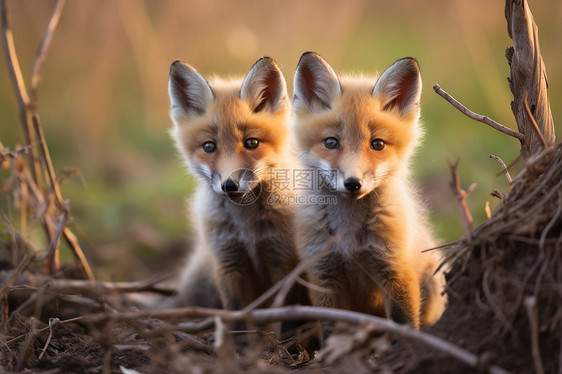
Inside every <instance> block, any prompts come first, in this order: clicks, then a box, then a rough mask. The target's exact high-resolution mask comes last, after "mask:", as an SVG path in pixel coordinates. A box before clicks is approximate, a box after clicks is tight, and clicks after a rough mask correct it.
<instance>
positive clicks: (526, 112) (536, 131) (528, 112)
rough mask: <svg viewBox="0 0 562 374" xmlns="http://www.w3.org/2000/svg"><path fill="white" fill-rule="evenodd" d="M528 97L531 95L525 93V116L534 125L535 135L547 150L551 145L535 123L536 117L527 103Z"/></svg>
mask: <svg viewBox="0 0 562 374" xmlns="http://www.w3.org/2000/svg"><path fill="white" fill-rule="evenodd" d="M528 97H529V93H528V92H525V95H523V107H524V109H525V114H526V115H527V118H528V119H529V121H530V122H531V125H533V126H532V129H533V130H534V131H535V134H536V135H537V136H538V138H539V140H540V141H541V144H542V146H543V148H546V147H548V146H550V145H549V144H548V143H547V141H546V139H545V138H544V136H543V135H542V133H541V129H539V125H538V124H537V121H535V117H533V114H532V113H531V109H529V103H528V102H527V98H528Z"/></svg>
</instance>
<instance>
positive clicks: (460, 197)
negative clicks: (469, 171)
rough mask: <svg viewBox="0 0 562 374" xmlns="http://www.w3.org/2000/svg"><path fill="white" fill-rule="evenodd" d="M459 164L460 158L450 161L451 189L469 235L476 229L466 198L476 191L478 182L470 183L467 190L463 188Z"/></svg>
mask: <svg viewBox="0 0 562 374" xmlns="http://www.w3.org/2000/svg"><path fill="white" fill-rule="evenodd" d="M458 166H459V159H457V161H455V163H454V164H452V163H451V162H450V161H449V169H450V171H451V182H450V186H451V189H452V190H453V193H454V194H455V198H456V201H457V205H458V207H459V211H460V213H461V218H462V222H463V226H464V232H465V234H466V235H467V237H468V236H469V235H470V234H471V233H472V231H473V230H474V220H473V219H472V214H471V213H470V209H469V208H468V205H467V203H466V199H467V198H468V196H470V194H471V193H472V192H473V191H474V189H475V188H476V184H475V183H473V184H472V185H470V187H469V188H468V190H466V191H465V190H463V189H462V188H461V182H460V177H459V173H458V172H457V168H458Z"/></svg>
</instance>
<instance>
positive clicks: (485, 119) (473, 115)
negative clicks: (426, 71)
mask: <svg viewBox="0 0 562 374" xmlns="http://www.w3.org/2000/svg"><path fill="white" fill-rule="evenodd" d="M433 90H434V91H435V92H436V93H437V94H438V95H439V96H441V97H442V98H444V99H445V100H447V101H448V102H449V103H451V104H452V105H453V106H454V107H455V108H457V109H458V110H459V112H461V113H462V114H464V115H465V116H467V117H468V118H471V119H473V120H475V121H478V122H482V123H485V124H486V125H488V126H490V127H493V128H494V129H496V130H498V131H500V132H503V133H504V134H507V135H509V136H512V137H514V138H516V139H519V140H521V141H523V140H524V139H525V135H523V134H521V133H519V132H517V131H515V130H512V129H510V128H509V127H506V126H504V125H502V124H499V123H497V122H496V121H494V120H492V119H491V118H489V117H486V116H483V115H481V114H477V113H474V112H473V111H471V110H470V109H468V108H467V107H465V106H464V105H462V104H461V103H460V102H458V101H457V100H456V99H455V98H454V97H452V96H451V95H449V94H448V93H447V92H445V91H444V90H443V89H442V88H441V87H440V86H439V85H438V84H437V83H435V84H434V85H433Z"/></svg>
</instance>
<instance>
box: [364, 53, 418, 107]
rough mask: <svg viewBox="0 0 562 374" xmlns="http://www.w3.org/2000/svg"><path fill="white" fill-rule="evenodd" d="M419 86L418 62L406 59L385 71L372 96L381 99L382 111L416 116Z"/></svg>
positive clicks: (409, 58)
mask: <svg viewBox="0 0 562 374" xmlns="http://www.w3.org/2000/svg"><path fill="white" fill-rule="evenodd" d="M421 86H422V84H421V76H420V67H419V65H418V62H417V61H416V59H414V58H411V57H406V58H403V59H401V60H398V61H396V62H395V63H394V64H392V66H390V67H389V68H388V69H386V71H385V72H384V73H383V74H382V75H381V76H380V78H379V79H378V81H377V83H376V84H375V88H374V89H373V94H372V95H373V97H377V96H378V97H380V98H381V99H382V102H383V104H382V105H383V108H384V109H383V110H388V111H390V110H396V111H398V113H399V114H400V115H402V116H411V115H418V114H419V108H420V95H421Z"/></svg>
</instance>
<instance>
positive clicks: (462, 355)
mask: <svg viewBox="0 0 562 374" xmlns="http://www.w3.org/2000/svg"><path fill="white" fill-rule="evenodd" d="M248 316H249V317H250V318H251V319H252V321H254V322H255V323H257V324H266V323H271V322H279V321H294V320H325V321H341V322H346V323H350V324H354V325H371V326H374V330H376V331H379V332H387V333H391V334H394V335H397V336H400V337H403V338H407V339H410V340H414V341H418V342H420V343H422V344H424V345H426V346H428V347H431V348H434V349H437V350H439V351H440V352H443V353H445V354H448V355H449V356H451V357H454V358H456V359H457V360H459V361H461V362H463V363H465V364H467V365H469V366H471V367H474V368H476V367H478V368H480V365H481V362H480V360H479V358H478V356H476V355H474V354H472V353H470V352H468V351H466V350H464V349H463V348H460V347H458V346H456V345H454V344H452V343H449V342H448V341H446V340H443V339H441V338H438V337H437V336H434V335H431V334H429V333H426V332H423V331H419V330H416V329H414V328H412V327H410V326H407V325H400V324H397V323H395V322H393V321H391V320H389V319H386V318H381V317H376V316H372V315H368V314H363V313H358V312H353V311H348V310H342V309H334V308H320V307H312V306H300V305H299V306H286V307H281V308H269V309H254V310H252V311H250V312H249V315H247V312H245V311H242V310H239V311H230V310H222V309H209V308H199V307H189V308H180V309H166V310H156V311H141V312H130V313H118V314H117V313H99V314H92V315H87V316H84V318H83V319H82V321H83V322H85V323H103V322H107V321H130V320H137V319H144V318H161V319H168V318H172V319H185V318H201V317H219V318H220V319H221V320H222V321H224V322H227V323H230V322H239V321H245V320H246V318H248ZM485 369H487V371H488V372H490V373H494V374H507V372H506V371H505V370H503V369H501V368H499V367H497V366H493V365H492V366H489V367H487V368H485Z"/></svg>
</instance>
